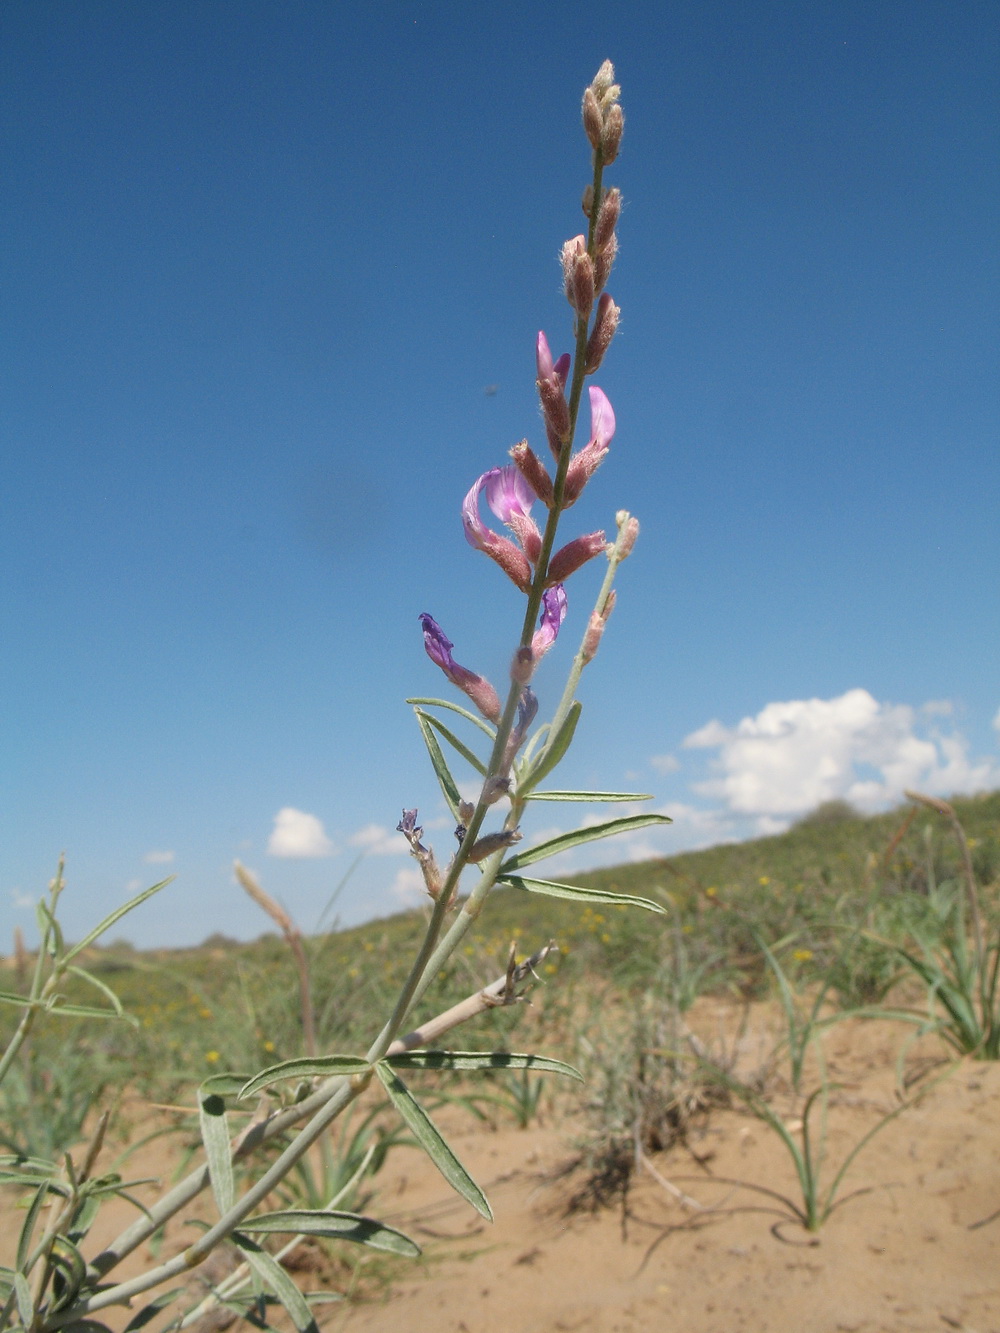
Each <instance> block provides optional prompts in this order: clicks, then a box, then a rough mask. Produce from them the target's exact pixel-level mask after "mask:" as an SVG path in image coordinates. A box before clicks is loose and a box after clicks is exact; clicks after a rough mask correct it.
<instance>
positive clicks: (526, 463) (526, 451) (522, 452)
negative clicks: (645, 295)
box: [510, 297, 604, 509]
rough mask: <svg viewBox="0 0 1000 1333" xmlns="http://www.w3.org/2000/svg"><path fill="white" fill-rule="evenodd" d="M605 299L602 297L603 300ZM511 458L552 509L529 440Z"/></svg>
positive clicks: (547, 487)
mask: <svg viewBox="0 0 1000 1333" xmlns="http://www.w3.org/2000/svg"><path fill="white" fill-rule="evenodd" d="M603 299H604V298H603V297H602V298H601V300H603ZM510 456H511V458H513V460H514V466H515V467H516V468H517V470H518V472H520V474H521V476H522V477H523V478H524V479H525V481H526V482H527V483H528V485H529V486H530V487H531V489H532V490H533V491H534V492H535V494H536V495H537V496H538V498H539V500H541V502H542V504H543V505H545V506H547V508H549V509H551V508H552V500H553V496H552V478H551V477H550V476H549V474H548V472H546V470H545V466H544V464H543V463H542V460H541V459H540V458H539V457H538V455H537V454H536V453H535V451H534V450H533V449H531V448H530V447H529V445H528V441H527V440H522V441H521V443H520V444H515V445H514V447H513V449H511V451H510Z"/></svg>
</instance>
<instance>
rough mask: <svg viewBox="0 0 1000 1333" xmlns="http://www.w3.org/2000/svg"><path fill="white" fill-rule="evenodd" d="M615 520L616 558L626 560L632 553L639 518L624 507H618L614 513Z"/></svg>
mask: <svg viewBox="0 0 1000 1333" xmlns="http://www.w3.org/2000/svg"><path fill="white" fill-rule="evenodd" d="M615 522H616V523H617V524H618V541H617V543H616V545H617V547H618V559H619V560H627V559H628V557H629V556H630V555H631V554H632V548H633V547H634V546H635V539H636V537H638V535H639V520H638V519H637V518H633V517H632V516H631V515H630V514H628V513H627V512H626V511H625V510H624V509H620V510H619V511H618V513H617V514H616V515H615Z"/></svg>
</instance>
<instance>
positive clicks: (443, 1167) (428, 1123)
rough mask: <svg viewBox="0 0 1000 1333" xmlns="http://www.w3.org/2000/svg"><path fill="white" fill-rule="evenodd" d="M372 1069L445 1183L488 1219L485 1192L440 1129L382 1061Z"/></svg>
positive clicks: (490, 1213) (488, 1209)
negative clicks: (453, 1150)
mask: <svg viewBox="0 0 1000 1333" xmlns="http://www.w3.org/2000/svg"><path fill="white" fill-rule="evenodd" d="M375 1072H376V1074H378V1076H379V1079H380V1080H381V1082H382V1085H383V1087H384V1088H385V1090H386V1092H387V1093H388V1096H389V1100H390V1101H391V1102H392V1104H393V1106H395V1108H396V1110H397V1111H398V1112H399V1114H400V1115H401V1116H402V1118H403V1120H404V1122H405V1124H406V1126H407V1128H408V1129H409V1130H410V1132H411V1134H412V1135H413V1137H414V1138H415V1139H416V1140H417V1142H418V1143H419V1144H420V1146H421V1147H422V1148H423V1149H424V1151H425V1152H426V1153H427V1155H428V1157H430V1159H431V1161H432V1162H433V1163H434V1165H435V1166H436V1167H437V1169H438V1170H439V1171H440V1172H441V1174H442V1175H443V1176H444V1178H445V1180H447V1182H448V1184H449V1185H451V1187H452V1189H454V1190H456V1191H457V1192H458V1193H459V1194H461V1196H462V1198H463V1199H466V1200H468V1202H469V1203H471V1204H472V1206H473V1208H475V1210H476V1212H477V1213H480V1214H481V1215H482V1216H483V1217H485V1218H486V1220H487V1221H488V1222H492V1221H493V1213H492V1210H491V1209H490V1205H489V1202H488V1201H487V1198H486V1195H485V1194H484V1193H483V1191H482V1190H481V1189H480V1188H479V1186H478V1185H477V1184H476V1182H475V1181H474V1180H473V1179H472V1177H471V1176H470V1175H469V1173H468V1171H466V1169H465V1167H464V1166H463V1165H462V1163H461V1162H460V1161H459V1160H458V1158H457V1157H456V1156H455V1154H454V1153H453V1152H452V1150H451V1148H450V1147H449V1146H448V1144H447V1143H446V1142H445V1140H444V1138H443V1137H442V1135H441V1132H440V1130H439V1129H438V1128H437V1126H436V1125H435V1124H434V1122H433V1120H431V1118H430V1116H429V1115H428V1114H427V1112H426V1111H425V1110H424V1108H423V1107H422V1106H421V1105H420V1103H419V1102H418V1101H417V1099H416V1098H415V1097H414V1096H413V1094H412V1093H411V1092H410V1090H409V1088H408V1087H407V1086H406V1084H405V1083H404V1082H403V1080H402V1079H401V1078H400V1077H399V1076H398V1075H397V1074H395V1073H394V1072H393V1070H392V1069H390V1068H389V1066H388V1065H387V1064H385V1063H384V1062H382V1061H380V1062H379V1063H378V1064H377V1065H376V1066H375Z"/></svg>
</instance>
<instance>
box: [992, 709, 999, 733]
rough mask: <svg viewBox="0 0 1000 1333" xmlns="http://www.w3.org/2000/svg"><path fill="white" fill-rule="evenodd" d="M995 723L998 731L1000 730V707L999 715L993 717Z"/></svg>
mask: <svg viewBox="0 0 1000 1333" xmlns="http://www.w3.org/2000/svg"><path fill="white" fill-rule="evenodd" d="M993 725H994V726H995V727H996V729H997V731H1000V708H998V709H997V715H996V717H995V718H994V719H993Z"/></svg>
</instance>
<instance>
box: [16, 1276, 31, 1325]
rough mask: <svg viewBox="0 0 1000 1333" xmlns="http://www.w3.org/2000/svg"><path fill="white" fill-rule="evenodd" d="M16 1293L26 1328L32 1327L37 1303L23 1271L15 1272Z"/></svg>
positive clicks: (18, 1307)
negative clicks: (32, 1297) (32, 1296)
mask: <svg viewBox="0 0 1000 1333" xmlns="http://www.w3.org/2000/svg"><path fill="white" fill-rule="evenodd" d="M14 1295H15V1297H16V1299H17V1313H18V1314H19V1315H20V1316H21V1323H22V1324H23V1325H24V1327H25V1328H30V1327H31V1325H32V1321H33V1320H34V1318H35V1303H34V1301H33V1300H32V1299H31V1288H30V1287H29V1286H28V1279H27V1278H26V1277H25V1276H24V1274H23V1273H15V1274H14Z"/></svg>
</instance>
